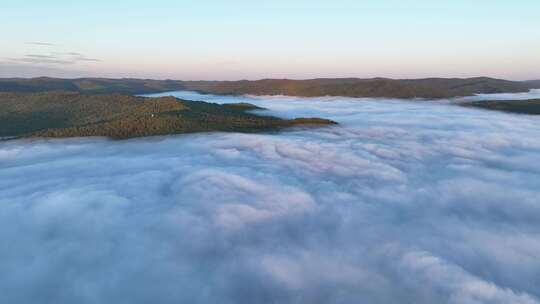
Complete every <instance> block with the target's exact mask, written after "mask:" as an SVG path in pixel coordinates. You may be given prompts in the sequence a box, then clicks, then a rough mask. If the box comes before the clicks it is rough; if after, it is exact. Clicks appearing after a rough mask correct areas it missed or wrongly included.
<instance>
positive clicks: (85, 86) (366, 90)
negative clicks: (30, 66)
mask: <svg viewBox="0 0 540 304" xmlns="http://www.w3.org/2000/svg"><path fill="white" fill-rule="evenodd" d="M538 87H540V82H537V81H529V82H519V81H509V80H501V79H494V78H487V77H477V78H426V79H388V78H372V79H358V78H327V79H309V80H289V79H263V80H255V81H248V80H241V81H179V80H151V79H105V78H80V79H58V78H47V77H41V78H32V79H23V78H4V79H0V92H44V91H57V90H62V91H75V92H79V93H100V94H104V93H124V94H146V93H157V92H164V91H175V90H191V91H198V92H201V93H211V94H227V95H241V94H252V95H292V96H304V97H314V96H327V95H328V96H348V97H388V98H449V97H456V96H469V95H472V94H477V93H503V92H508V93H515V92H527V91H528V90H529V89H532V88H538Z"/></svg>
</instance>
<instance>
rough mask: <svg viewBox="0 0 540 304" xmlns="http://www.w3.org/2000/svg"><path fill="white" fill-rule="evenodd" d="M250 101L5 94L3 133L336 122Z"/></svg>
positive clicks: (0, 110) (162, 131)
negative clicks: (277, 111)
mask: <svg viewBox="0 0 540 304" xmlns="http://www.w3.org/2000/svg"><path fill="white" fill-rule="evenodd" d="M252 109H256V107H255V106H250V105H248V104H238V105H235V104H233V105H218V104H212V103H206V102H197V101H188V100H178V99H176V98H173V97H162V98H143V97H134V96H129V95H122V94H100V95H95V94H80V93H76V92H45V93H0V137H83V136H107V137H111V138H130V137H140V136H152V135H167V134H179V133H192V132H209V131H238V132H253V131H266V130H276V129H279V128H284V127H291V126H298V125H311V124H315V125H327V124H335V123H334V122H332V121H330V120H325V119H319V118H299V119H292V120H285V119H279V118H275V117H269V116H259V115H255V114H251V113H249V112H246V111H247V110H252Z"/></svg>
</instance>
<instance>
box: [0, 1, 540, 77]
mask: <svg viewBox="0 0 540 304" xmlns="http://www.w3.org/2000/svg"><path fill="white" fill-rule="evenodd" d="M3 2H4V1H3ZM5 2H6V3H3V4H2V10H1V11H0V19H1V20H2V26H3V28H4V30H3V31H2V34H1V36H0V37H1V38H2V40H3V42H2V48H1V49H0V76H2V77H6V76H26V77H28V76H43V75H46V76H63V77H77V76H107V77H126V76H130V77H148V78H175V79H257V78H266V77H278V78H285V77H286V78H312V77H375V76H383V77H395V78H416V77H427V76H442V77H449V76H456V77H468V76H479V75H486V76H492V77H500V78H509V79H533V78H540V17H539V15H540V1H538V0H517V1H508V0H505V1H502V0H491V1H486V0H475V1H463V0H457V1H434V0H431V1H424V0H417V1H406V0H401V1H397V0H386V1H385V0H379V1H360V0H357V1H346V0H335V1H303V0H298V1H284V0H275V1H267V2H266V3H260V2H261V1H244V0H229V1H210V0H198V1H169V0H154V1H114V2H113V1H102V0H98V1H86V2H84V3H83V2H82V1H59V0H58V1H54V0H51V1H37V0H33V1H20V0H19V1H5ZM34 42H39V43H40V44H36V43H34Z"/></svg>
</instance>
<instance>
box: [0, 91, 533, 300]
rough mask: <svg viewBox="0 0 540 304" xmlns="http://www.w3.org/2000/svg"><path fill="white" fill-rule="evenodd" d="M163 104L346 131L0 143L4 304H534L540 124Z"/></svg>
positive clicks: (376, 107)
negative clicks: (323, 122) (317, 121)
mask: <svg viewBox="0 0 540 304" xmlns="http://www.w3.org/2000/svg"><path fill="white" fill-rule="evenodd" d="M168 94H173V95H175V96H177V97H182V98H186V99H195V100H205V101H211V102H219V103H225V102H239V101H242V102H251V103H254V104H257V105H259V106H263V107H266V108H268V109H269V110H268V111H263V112H262V114H271V115H278V116H281V117H298V116H318V117H324V118H330V119H333V120H336V121H338V122H339V123H340V124H341V125H340V126H337V127H325V128H318V129H295V130H292V131H287V132H282V133H269V134H235V133H228V134H225V133H213V134H196V135H181V136H167V137H155V138H147V139H134V140H127V141H110V140H106V139H99V138H89V139H70V140H32V141H28V140H21V141H8V142H4V143H0V302H1V303H130V304H131V303H223V304H227V303H246V304H251V303H343V304H350V303H415V304H417V303H456V304H457V303H459V304H469V303H471V304H472V303H501V304H502V303H505V304H506V303H517V304H519V303H531V304H532V303H540V284H539V282H540V117H534V116H526V115H515V114H507V113H499V112H492V111H484V110H477V109H469V108H463V107H458V106H455V105H452V104H448V103H441V102H428V101H423V102H405V101H399V100H382V99H353V98H338V97H324V98H294V97H223V96H213V95H199V94H196V93H191V92H174V93H168Z"/></svg>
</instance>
